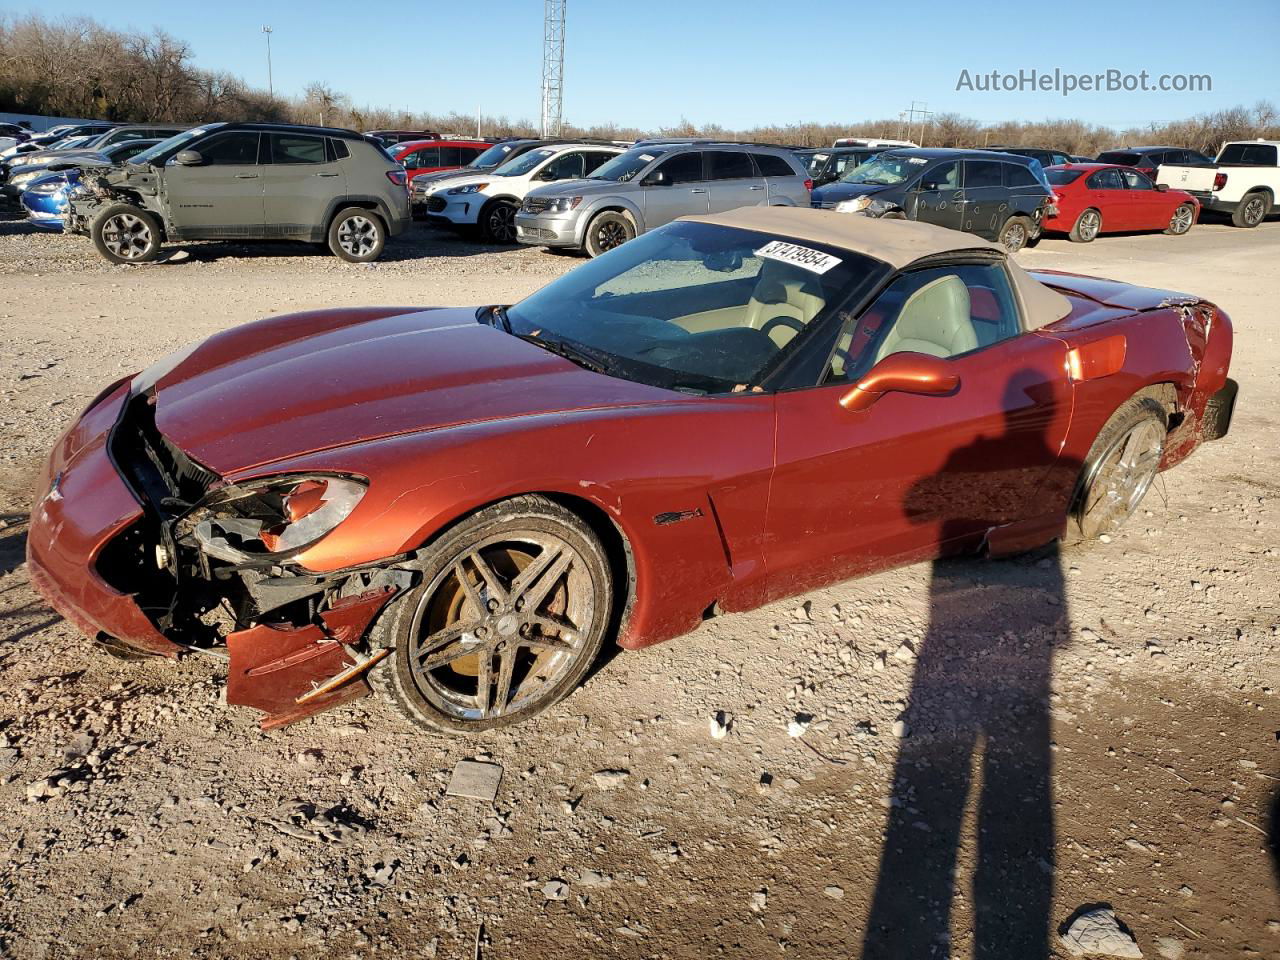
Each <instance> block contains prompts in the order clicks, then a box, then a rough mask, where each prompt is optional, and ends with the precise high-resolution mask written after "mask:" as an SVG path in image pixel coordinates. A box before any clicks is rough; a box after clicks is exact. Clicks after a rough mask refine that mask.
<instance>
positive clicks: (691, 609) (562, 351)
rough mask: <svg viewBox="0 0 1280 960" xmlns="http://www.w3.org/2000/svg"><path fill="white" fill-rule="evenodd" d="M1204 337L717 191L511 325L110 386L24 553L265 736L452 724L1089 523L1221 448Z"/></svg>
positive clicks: (482, 722) (496, 310)
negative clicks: (702, 628)
mask: <svg viewBox="0 0 1280 960" xmlns="http://www.w3.org/2000/svg"><path fill="white" fill-rule="evenodd" d="M1231 346H1232V330H1231V322H1230V320H1229V319H1228V318H1227V316H1226V314H1224V313H1223V312H1222V311H1221V310H1219V309H1218V308H1217V307H1216V306H1214V305H1213V304H1211V303H1208V302H1206V301H1204V300H1202V299H1200V298H1198V297H1195V296H1188V295H1185V294H1175V293H1170V292H1169V291H1167V290H1148V289H1143V288H1140V287H1132V286H1128V285H1126V284H1123V283H1116V282H1114V281H1110V280H1099V279H1093V278H1089V277H1080V276H1074V275H1069V274H1060V273H1036V274H1029V273H1027V272H1026V271H1024V270H1023V269H1022V268H1021V267H1020V266H1019V265H1018V264H1017V263H1015V262H1014V261H1013V260H1012V259H1010V258H1008V257H1007V256H1006V254H1005V251H1004V250H1003V249H1002V248H1001V247H998V246H996V245H994V244H991V243H987V242H985V241H983V240H980V239H978V238H976V237H974V236H972V235H971V234H965V233H960V232H958V231H954V230H946V229H943V228H940V227H936V226H932V225H930V224H925V223H913V222H906V221H892V220H871V219H865V218H862V217H833V216H831V215H830V214H827V213H824V212H822V211H817V210H806V209H796V208H789V207H744V208H741V209H739V210H734V211H731V212H728V213H721V214H716V215H713V216H701V217H691V218H687V219H684V220H678V221H675V222H674V223H670V224H668V225H666V226H663V227H660V228H658V229H656V230H653V231H650V232H649V233H646V234H644V235H643V236H641V237H639V238H637V239H635V240H632V241H631V242H629V243H626V244H624V245H622V246H620V247H618V248H617V249H616V250H613V251H611V252H609V253H608V254H606V255H604V256H602V257H599V258H597V259H595V260H592V261H589V262H587V263H585V264H583V265H582V266H580V267H578V268H576V269H575V270H573V271H571V272H570V273H568V274H566V275H565V276H563V277H561V278H559V279H558V280H556V281H554V282H552V283H551V284H549V285H548V286H546V287H544V288H543V289H541V290H539V291H537V292H536V293H534V294H532V295H531V296H529V297H527V298H526V299H524V300H522V301H520V302H519V303H517V304H514V305H512V306H509V307H504V306H482V307H479V308H478V309H477V308H470V307H468V308H432V309H421V308H410V307H390V306H381V307H365V308H343V309H333V310H324V311H319V312H314V313H304V314H296V315H292V316H278V317H272V318H270V319H267V320H263V321H260V322H259V323H255V324H245V325H240V326H236V327H233V328H231V329H229V330H226V331H224V332H222V333H219V334H217V335H215V336H213V337H211V338H209V339H208V340H206V341H204V342H203V343H199V344H196V345H193V346H192V347H190V348H188V349H186V350H183V351H180V352H179V353H177V354H175V355H174V356H172V357H170V358H168V359H166V360H163V361H160V362H159V363H157V364H155V365H154V366H153V367H151V368H149V369H147V370H144V371H143V372H141V373H138V374H136V375H131V376H128V377H125V378H123V379H122V380H120V381H118V382H117V383H115V384H112V385H110V386H108V387H107V388H106V389H105V390H103V391H102V393H101V394H100V395H99V396H98V397H97V398H96V399H95V400H94V401H93V402H92V403H91V404H90V405H89V407H88V409H87V410H85V411H84V413H83V414H81V416H80V417H79V418H78V419H77V420H76V421H75V422H74V423H73V424H72V425H71V427H70V428H69V429H68V430H67V432H66V433H65V434H64V435H63V437H62V438H61V439H60V440H59V441H58V443H57V445H56V446H55V448H54V450H53V452H52V454H51V455H50V458H49V461H48V464H47V466H46V469H45V473H44V477H43V480H42V484H41V486H40V488H39V491H38V495H39V500H38V501H37V503H36V504H35V507H34V509H33V511H32V517H31V525H30V531H29V536H28V540H27V559H28V564H29V567H28V569H29V571H30V575H31V579H32V581H33V582H34V583H35V585H36V586H37V587H38V588H39V589H40V590H41V592H42V593H43V594H44V596H45V597H46V598H48V600H49V602H50V603H51V604H53V606H54V607H56V608H57V609H58V610H59V611H60V612H61V613H63V615H65V616H66V617H67V618H68V619H69V620H71V621H72V622H73V623H75V624H76V625H77V626H78V627H80V629H82V630H83V631H84V632H85V633H87V634H88V635H89V636H91V637H96V638H97V639H98V640H99V641H100V642H102V643H104V644H106V645H107V646H108V648H109V649H111V650H113V651H114V652H116V653H119V654H121V655H127V656H139V655H146V654H153V655H161V656H169V657H174V656H177V655H178V654H179V653H181V652H183V651H184V650H188V649H193V648H197V649H201V648H209V647H215V646H216V647H223V646H225V648H226V651H227V653H228V654H229V658H230V664H229V670H228V687H227V702H228V703H231V704H239V705H247V706H251V707H255V708H257V709H259V710H262V711H264V712H265V713H266V714H267V717H266V718H265V719H264V720H263V725H264V726H268V727H269V726H277V725H280V724H284V723H289V722H292V721H293V720H297V719H299V718H301V717H304V716H308V715H310V714H312V713H315V712H317V711H319V710H323V709H325V708H327V707H331V706H334V705H336V704H338V703H342V702H344V701H346V700H350V699H352V698H354V697H358V696H361V695H364V694H367V693H369V692H371V687H370V685H369V683H368V682H367V680H366V677H367V675H368V673H369V671H371V670H374V669H379V670H382V671H384V672H385V675H386V687H388V688H389V689H390V692H391V693H392V695H393V696H394V698H395V700H396V701H397V703H398V704H399V706H400V707H401V708H402V709H403V710H404V712H405V714H406V715H407V716H408V717H409V718H411V719H412V720H414V721H416V722H418V723H421V724H423V725H425V726H427V727H430V728H431V729H434V730H438V731H445V732H451V733H465V732H474V731H480V730H485V729H488V728H492V727H496V726H501V725H503V724H509V723H514V722H517V721H520V720H523V719H525V718H528V717H531V716H534V715H536V714H538V713H540V712H542V711H543V710H546V709H547V708H549V707H551V706H552V705H553V704H554V703H556V701H558V700H560V699H561V698H563V697H565V696H567V695H568V694H569V693H570V692H571V691H572V690H573V689H574V688H575V687H576V686H577V684H578V683H579V682H580V681H581V680H582V678H583V677H584V676H585V675H586V673H587V671H588V670H589V668H590V667H591V665H592V663H593V661H595V659H596V657H597V655H598V654H599V652H600V650H601V648H602V646H603V645H604V644H605V643H616V644H618V645H620V646H622V647H624V648H626V649H636V648H640V647H645V646H648V645H650V644H654V643H658V642H659V641H663V640H668V639H671V638H672V637H676V636H678V635H680V634H682V633H685V632H687V631H690V630H692V629H694V628H695V627H697V626H698V624H699V623H701V622H702V620H703V619H705V618H706V617H708V616H712V615H715V614H719V613H722V612H734V611H742V610H747V609H750V608H753V607H757V606H760V605H761V604H764V603H768V602H770V601H773V600H777V599H780V598H782V597H786V596H789V595H793V594H796V593H799V592H802V591H806V590H811V589H814V588H817V587H820V586H823V585H825V584H830V583H833V582H835V581H839V580H844V579H847V578H850V577H854V576H860V575H862V574H867V573H871V572H873V571H877V570H884V569H886V568H889V567H893V566H897V565H901V564H907V563H914V562H917V561H920V560H923V559H927V558H930V557H937V556H941V555H946V554H954V553H960V552H963V551H977V550H984V549H985V550H988V551H992V552H997V553H1004V552H1013V551H1021V550H1027V549H1030V548H1032V547H1034V546H1036V545H1039V544H1043V543H1047V542H1049V541H1050V540H1052V539H1053V538H1055V537H1059V536H1062V535H1071V536H1074V537H1077V538H1085V539H1093V538H1100V537H1102V536H1103V535H1106V534H1110V533H1112V532H1113V531H1115V530H1116V529H1117V528H1118V527H1119V526H1120V525H1121V524H1123V523H1124V521H1125V520H1126V519H1127V518H1128V517H1129V516H1130V514H1132V513H1133V511H1134V510H1135V509H1136V508H1137V507H1138V504H1139V503H1140V502H1141V500H1142V498H1143V496H1144V495H1145V493H1146V492H1147V489H1148V488H1149V487H1150V485H1151V483H1152V481H1153V480H1154V479H1155V476H1156V474H1157V472H1158V471H1160V470H1164V469H1168V468H1170V467H1172V466H1173V465H1175V464H1177V463H1179V462H1180V461H1181V460H1183V459H1184V458H1185V457H1187V456H1188V455H1189V454H1190V453H1191V452H1192V451H1193V450H1195V449H1196V448H1197V447H1198V446H1199V445H1200V444H1201V443H1203V442H1204V441H1207V440H1214V439H1216V438H1218V437H1221V436H1223V435H1224V434H1225V433H1226V432H1227V428H1228V425H1229V422H1230V419H1231V412H1232V407H1233V404H1234V398H1235V385H1234V383H1233V382H1232V381H1230V380H1229V379H1228V378H1227V373H1228V367H1229V365H1230V361H1231ZM380 662H381V663H382V665H381V666H380V665H379V664H380Z"/></svg>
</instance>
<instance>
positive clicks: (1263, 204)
mask: <svg viewBox="0 0 1280 960" xmlns="http://www.w3.org/2000/svg"><path fill="white" fill-rule="evenodd" d="M1270 207H1271V202H1270V201H1269V200H1268V199H1267V195H1266V194H1265V193H1246V194H1245V195H1244V199H1243V200H1241V201H1240V205H1239V206H1238V207H1236V208H1235V210H1233V211H1232V213H1231V222H1232V223H1234V224H1235V225H1236V226H1237V227H1256V226H1257V225H1258V224H1260V223H1261V222H1262V221H1263V220H1264V219H1265V218H1266V216H1267V211H1268V210H1269V209H1270Z"/></svg>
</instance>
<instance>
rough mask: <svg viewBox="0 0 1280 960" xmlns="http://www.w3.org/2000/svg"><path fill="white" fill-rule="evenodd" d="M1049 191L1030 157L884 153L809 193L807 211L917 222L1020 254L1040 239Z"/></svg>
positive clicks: (942, 152) (918, 151) (945, 151)
mask: <svg viewBox="0 0 1280 960" xmlns="http://www.w3.org/2000/svg"><path fill="white" fill-rule="evenodd" d="M1052 196H1053V191H1052V190H1050V189H1049V183H1048V181H1047V180H1046V179H1045V175H1044V171H1043V170H1042V169H1041V168H1040V164H1039V163H1038V162H1037V161H1035V160H1033V159H1031V158H1030V157H1019V156H1015V155H1013V154H1009V153H989V152H987V151H984V150H953V149H942V148H937V149H924V148H919V147H917V148H912V149H906V150H887V151H885V152H883V153H881V154H880V155H879V156H878V157H876V158H875V159H874V160H871V161H868V162H867V163H864V164H863V165H862V166H860V167H856V168H855V169H854V170H852V171H850V172H849V173H847V174H846V175H845V177H844V179H842V180H838V181H836V182H835V183H832V184H828V185H827V186H825V187H819V188H817V189H815V190H814V191H813V200H812V203H813V206H815V207H819V208H821V209H823V210H836V211H838V212H840V213H856V214H862V215H863V216H867V217H889V218H896V219H905V220H921V221H924V222H926V223H936V224H937V225H938V226H940V227H950V228H951V229H953V230H963V231H965V232H966V233H976V234H977V235H978V236H980V237H983V238H985V239H987V240H995V241H996V242H998V243H1000V244H1002V245H1003V246H1004V247H1005V249H1007V250H1010V251H1014V250H1020V249H1021V248H1022V247H1024V246H1026V245H1027V244H1028V243H1030V242H1031V241H1033V240H1035V239H1036V238H1037V237H1038V236H1039V235H1040V221H1041V219H1042V218H1043V217H1044V216H1045V215H1046V214H1047V213H1048V212H1049V210H1048V207H1049V201H1050V198H1051V197H1052Z"/></svg>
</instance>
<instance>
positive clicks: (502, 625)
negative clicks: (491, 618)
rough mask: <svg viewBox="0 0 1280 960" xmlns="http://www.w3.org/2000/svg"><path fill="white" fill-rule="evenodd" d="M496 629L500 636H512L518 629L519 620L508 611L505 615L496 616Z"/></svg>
mask: <svg viewBox="0 0 1280 960" xmlns="http://www.w3.org/2000/svg"><path fill="white" fill-rule="evenodd" d="M496 629H497V631H498V635H499V636H501V637H513V636H515V635H516V632H517V631H518V630H519V629H520V621H519V620H517V619H516V618H515V616H513V615H512V614H510V613H508V614H506V615H505V616H502V617H499V618H498V623H497V628H496Z"/></svg>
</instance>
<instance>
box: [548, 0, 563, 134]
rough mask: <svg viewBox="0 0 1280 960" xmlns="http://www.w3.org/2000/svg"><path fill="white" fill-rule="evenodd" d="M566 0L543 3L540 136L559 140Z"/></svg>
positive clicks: (550, 0)
mask: <svg viewBox="0 0 1280 960" xmlns="http://www.w3.org/2000/svg"><path fill="white" fill-rule="evenodd" d="M566 3H567V0H546V15H545V18H544V21H543V28H542V135H543V136H544V137H558V136H560V110H561V106H562V104H563V102H564V11H565V5H566Z"/></svg>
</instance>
